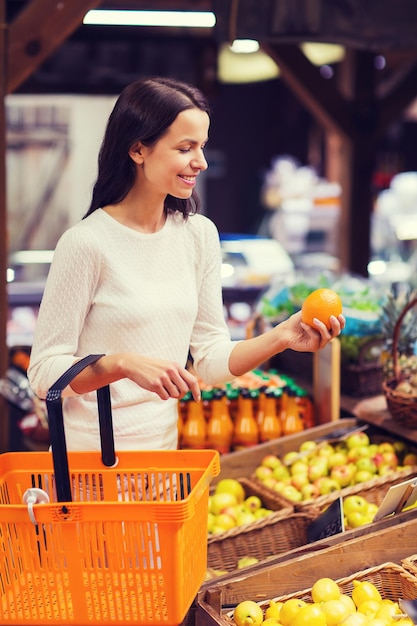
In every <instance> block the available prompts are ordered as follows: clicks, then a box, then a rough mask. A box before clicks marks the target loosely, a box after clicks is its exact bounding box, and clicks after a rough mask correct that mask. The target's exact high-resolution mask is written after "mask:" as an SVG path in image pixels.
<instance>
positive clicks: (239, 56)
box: [217, 39, 279, 83]
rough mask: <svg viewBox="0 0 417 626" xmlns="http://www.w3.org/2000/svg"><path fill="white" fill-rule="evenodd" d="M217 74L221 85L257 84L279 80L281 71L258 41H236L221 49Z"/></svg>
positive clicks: (224, 45)
mask: <svg viewBox="0 0 417 626" xmlns="http://www.w3.org/2000/svg"><path fill="white" fill-rule="evenodd" d="M217 74H218V78H219V81H220V82H221V83H255V82H259V81H264V80H272V79H274V78H277V77H278V76H279V69H278V66H277V64H276V63H275V61H274V60H273V59H271V57H270V56H268V55H267V54H266V53H265V52H264V51H263V50H261V49H260V48H259V44H258V42H257V41H254V40H251V39H249V40H248V39H236V40H235V41H234V42H233V43H232V44H231V45H229V44H223V45H222V46H221V47H220V50H219V55H218V59H217Z"/></svg>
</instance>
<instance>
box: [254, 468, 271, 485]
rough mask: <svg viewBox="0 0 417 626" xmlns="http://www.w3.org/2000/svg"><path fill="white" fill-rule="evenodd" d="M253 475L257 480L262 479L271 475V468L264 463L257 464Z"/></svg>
mask: <svg viewBox="0 0 417 626" xmlns="http://www.w3.org/2000/svg"><path fill="white" fill-rule="evenodd" d="M254 475H255V476H256V478H257V479H258V480H262V481H264V480H265V478H269V477H270V476H272V469H271V468H270V467H267V466H266V465H258V467H256V468H255V471H254Z"/></svg>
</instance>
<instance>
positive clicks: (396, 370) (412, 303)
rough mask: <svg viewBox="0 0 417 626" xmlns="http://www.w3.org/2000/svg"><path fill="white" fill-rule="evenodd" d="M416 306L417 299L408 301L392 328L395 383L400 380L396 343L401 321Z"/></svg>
mask: <svg viewBox="0 0 417 626" xmlns="http://www.w3.org/2000/svg"><path fill="white" fill-rule="evenodd" d="M416 304H417V298H413V300H410V302H408V303H407V304H406V305H405V307H404V308H403V310H402V311H401V314H400V316H399V317H398V319H397V321H396V323H395V326H394V331H393V341H392V362H393V366H394V376H395V378H396V380H397V381H398V380H399V379H400V373H401V372H400V364H399V362H398V341H399V338H400V330H401V324H402V323H403V319H404V318H405V316H406V315H407V313H408V311H409V310H410V309H412V308H413V306H415V305H416Z"/></svg>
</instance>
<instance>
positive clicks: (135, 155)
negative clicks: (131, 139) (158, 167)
mask: <svg viewBox="0 0 417 626" xmlns="http://www.w3.org/2000/svg"><path fill="white" fill-rule="evenodd" d="M129 156H130V158H131V159H132V161H134V162H135V163H137V164H139V165H141V164H142V163H143V149H142V144H141V143H140V141H138V142H137V143H135V144H133V146H132V147H131V148H130V150H129Z"/></svg>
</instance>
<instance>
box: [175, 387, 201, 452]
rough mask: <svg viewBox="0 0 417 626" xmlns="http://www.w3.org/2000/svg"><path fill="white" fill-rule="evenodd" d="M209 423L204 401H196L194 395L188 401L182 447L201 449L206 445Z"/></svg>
mask: <svg viewBox="0 0 417 626" xmlns="http://www.w3.org/2000/svg"><path fill="white" fill-rule="evenodd" d="M206 437H207V424H206V420H205V417H204V410H203V402H202V400H200V401H199V402H196V401H195V400H194V399H193V398H192V397H191V398H190V399H189V400H188V402H187V417H186V418H185V422H184V424H183V427H182V433H181V448H184V449H190V450H196V449H197V450H201V449H203V448H205V447H206Z"/></svg>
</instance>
